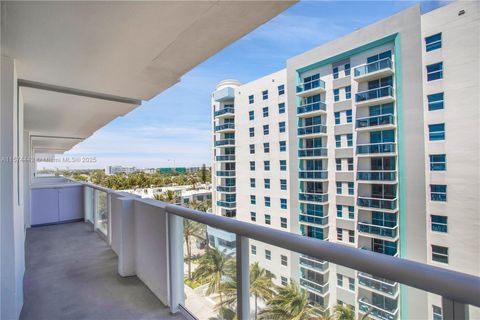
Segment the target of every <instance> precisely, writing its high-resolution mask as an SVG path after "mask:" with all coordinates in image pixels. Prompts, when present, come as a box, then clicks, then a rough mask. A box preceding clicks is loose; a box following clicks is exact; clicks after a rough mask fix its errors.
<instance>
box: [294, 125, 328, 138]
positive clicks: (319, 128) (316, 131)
mask: <svg viewBox="0 0 480 320" xmlns="http://www.w3.org/2000/svg"><path fill="white" fill-rule="evenodd" d="M297 131H298V135H299V136H311V137H313V136H320V135H325V134H327V126H325V125H323V124H316V125H313V126H305V127H299V128H298V130H297Z"/></svg>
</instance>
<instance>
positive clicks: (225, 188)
mask: <svg viewBox="0 0 480 320" xmlns="http://www.w3.org/2000/svg"><path fill="white" fill-rule="evenodd" d="M217 191H219V192H235V186H217Z"/></svg>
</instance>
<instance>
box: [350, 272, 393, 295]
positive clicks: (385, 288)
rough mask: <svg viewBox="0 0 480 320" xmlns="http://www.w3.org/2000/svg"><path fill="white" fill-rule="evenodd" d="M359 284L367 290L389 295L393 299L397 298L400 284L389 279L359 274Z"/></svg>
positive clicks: (363, 273)
mask: <svg viewBox="0 0 480 320" xmlns="http://www.w3.org/2000/svg"><path fill="white" fill-rule="evenodd" d="M358 284H359V285H360V286H362V287H364V288H367V289H369V290H370V289H373V290H375V291H377V292H380V293H382V294H388V295H390V296H392V297H396V296H397V294H398V283H397V282H393V281H390V280H387V279H383V278H380V277H376V276H374V275H371V274H368V273H365V272H359V273H358Z"/></svg>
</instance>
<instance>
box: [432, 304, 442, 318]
mask: <svg viewBox="0 0 480 320" xmlns="http://www.w3.org/2000/svg"><path fill="white" fill-rule="evenodd" d="M432 313H433V320H443V314H442V308H441V307H439V306H436V305H433V304H432Z"/></svg>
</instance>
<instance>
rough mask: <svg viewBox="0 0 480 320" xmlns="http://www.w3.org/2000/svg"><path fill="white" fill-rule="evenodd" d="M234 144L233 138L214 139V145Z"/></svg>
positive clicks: (227, 145) (226, 145) (230, 145)
mask: <svg viewBox="0 0 480 320" xmlns="http://www.w3.org/2000/svg"><path fill="white" fill-rule="evenodd" d="M233 146H235V139H222V140H217V141H215V147H233Z"/></svg>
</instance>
